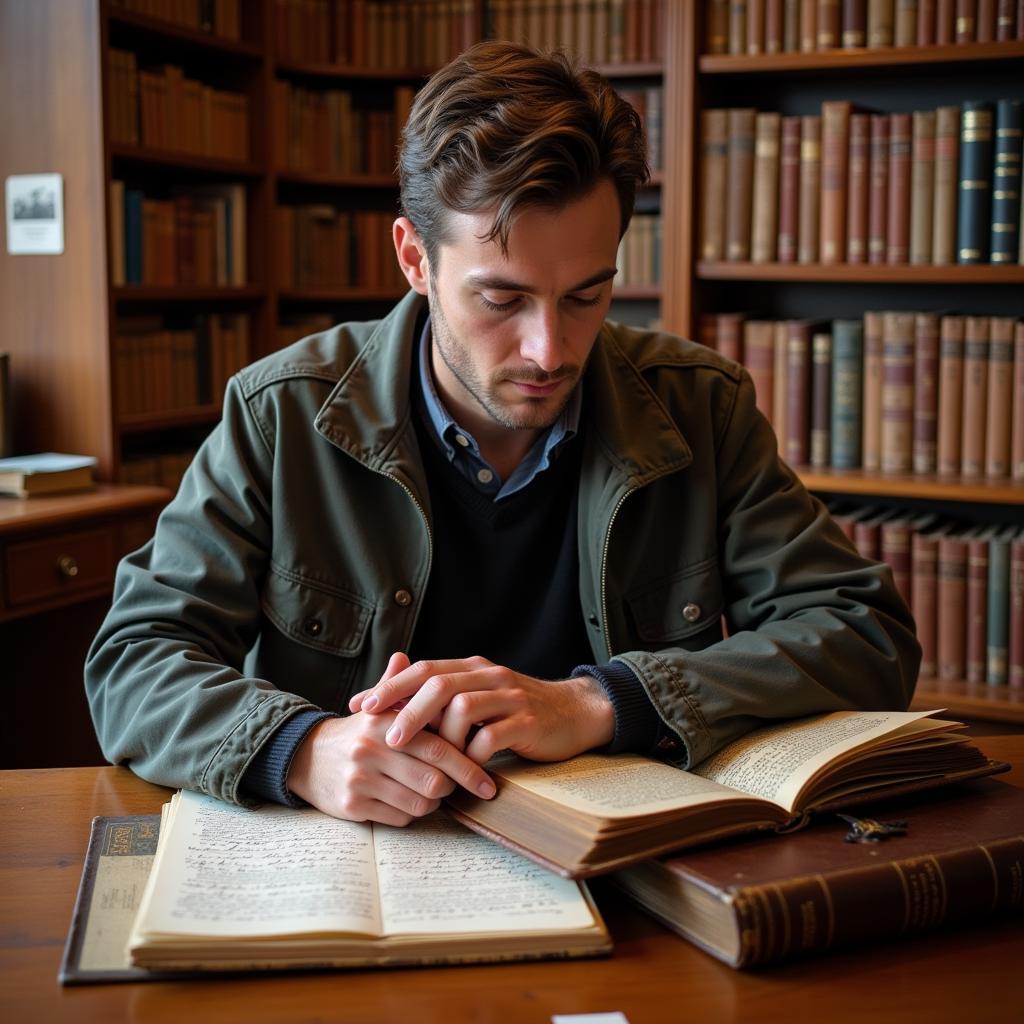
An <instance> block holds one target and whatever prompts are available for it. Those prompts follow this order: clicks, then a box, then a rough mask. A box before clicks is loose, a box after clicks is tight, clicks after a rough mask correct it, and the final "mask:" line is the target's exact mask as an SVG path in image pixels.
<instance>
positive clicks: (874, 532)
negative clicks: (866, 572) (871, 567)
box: [853, 508, 896, 562]
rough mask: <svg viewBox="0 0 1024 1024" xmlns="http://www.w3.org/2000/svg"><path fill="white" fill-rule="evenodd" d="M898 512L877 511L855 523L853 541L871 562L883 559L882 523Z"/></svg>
mask: <svg viewBox="0 0 1024 1024" xmlns="http://www.w3.org/2000/svg"><path fill="white" fill-rule="evenodd" d="M895 514H896V513H895V512H894V511H893V510H892V509H891V508H890V509H884V510H883V511H881V512H875V513H874V514H873V515H870V516H865V517H864V518H863V519H858V520H856V521H855V522H854V524H853V543H854V545H855V546H856V548H857V551H858V552H860V555H861V557H862V558H866V559H868V561H870V562H880V561H881V560H882V524H883V523H884V522H885V521H886V520H887V519H891V518H892V517H893V516H894V515H895Z"/></svg>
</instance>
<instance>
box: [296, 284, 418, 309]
mask: <svg viewBox="0 0 1024 1024" xmlns="http://www.w3.org/2000/svg"><path fill="white" fill-rule="evenodd" d="M404 294H405V289H403V288H357V287H351V288H284V289H282V290H281V291H280V292H278V296H277V297H278V299H279V300H280V301H281V302H288V303H295V304H303V303H304V304H308V305H319V304H323V303H337V302H397V301H398V300H399V299H401V298H402V296H403V295H404Z"/></svg>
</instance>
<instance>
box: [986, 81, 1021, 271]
mask: <svg viewBox="0 0 1024 1024" xmlns="http://www.w3.org/2000/svg"><path fill="white" fill-rule="evenodd" d="M1022 138H1024V108H1022V106H1021V101H1020V100H1000V101H999V102H998V103H997V104H996V142H995V169H994V173H993V176H992V243H991V247H992V262H993V263H1016V262H1017V257H1018V255H1019V253H1018V246H1019V245H1020V188H1021V150H1022V148H1024V147H1022V142H1021V140H1022Z"/></svg>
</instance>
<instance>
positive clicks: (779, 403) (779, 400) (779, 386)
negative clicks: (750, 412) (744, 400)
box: [772, 320, 788, 455]
mask: <svg viewBox="0 0 1024 1024" xmlns="http://www.w3.org/2000/svg"><path fill="white" fill-rule="evenodd" d="M772 349H773V352H774V356H775V380H774V388H773V392H774V393H773V397H772V427H773V429H774V430H775V438H776V440H777V441H778V443H779V453H780V454H781V455H785V452H786V427H787V425H788V412H787V406H788V402H787V398H786V395H787V390H786V389H787V381H786V367H787V365H788V356H787V354H786V321H785V320H776V321H775V330H774V332H773V337H772Z"/></svg>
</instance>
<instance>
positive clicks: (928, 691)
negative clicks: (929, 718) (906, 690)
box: [910, 679, 1024, 725]
mask: <svg viewBox="0 0 1024 1024" xmlns="http://www.w3.org/2000/svg"><path fill="white" fill-rule="evenodd" d="M910 706H911V710H914V711H930V710H933V709H935V708H946V709H947V710H948V711H949V712H950V714H952V715H956V716H960V717H963V718H980V719H983V720H985V721H992V722H1015V723H1016V724H1018V725H1024V690H1020V689H1016V688H1013V687H1009V686H988V685H987V684H985V683H968V682H965V681H963V680H959V679H957V680H948V679H921V680H919V681H918V684H917V690H916V691H915V692H914V699H913V702H912V703H911V705H910Z"/></svg>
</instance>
